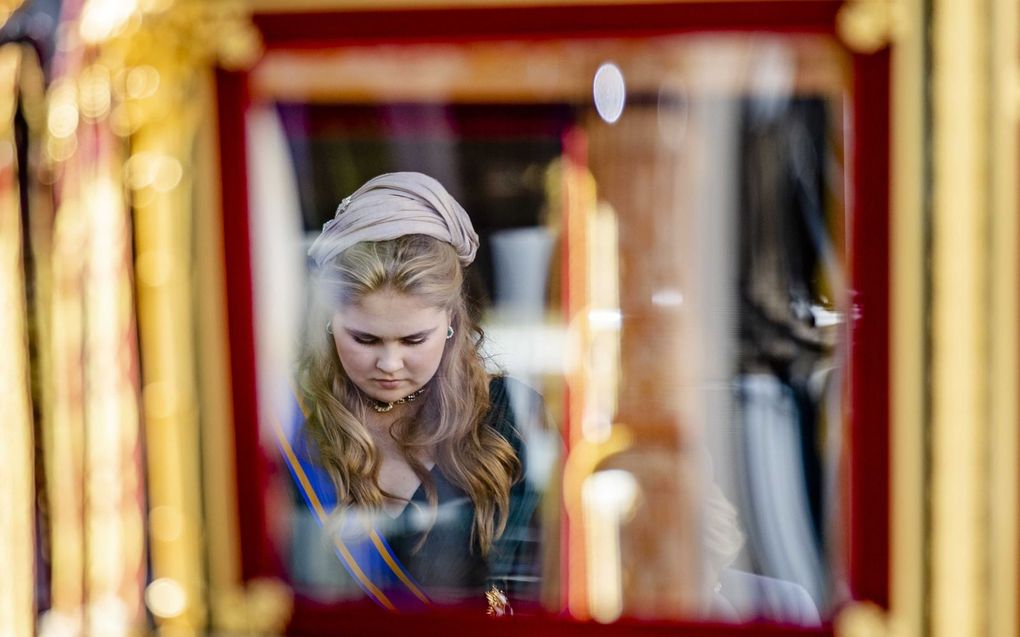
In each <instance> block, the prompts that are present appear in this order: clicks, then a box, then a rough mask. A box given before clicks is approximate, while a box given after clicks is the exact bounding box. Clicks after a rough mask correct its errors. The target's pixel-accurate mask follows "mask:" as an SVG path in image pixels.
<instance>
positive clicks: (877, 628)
mask: <svg viewBox="0 0 1020 637" xmlns="http://www.w3.org/2000/svg"><path fill="white" fill-rule="evenodd" d="M835 632H836V635H838V636H839V637H891V636H892V635H894V634H899V633H894V632H893V631H892V630H891V629H890V626H889V618H888V616H887V615H886V613H885V611H883V610H882V609H881V608H879V607H878V606H876V605H875V604H872V603H870V602H855V603H852V604H850V605H849V606H847V607H845V608H843V609H842V610H841V611H840V612H839V615H837V616H836V621H835ZM907 634H910V633H907ZM916 634H918V635H919V634H920V633H916Z"/></svg>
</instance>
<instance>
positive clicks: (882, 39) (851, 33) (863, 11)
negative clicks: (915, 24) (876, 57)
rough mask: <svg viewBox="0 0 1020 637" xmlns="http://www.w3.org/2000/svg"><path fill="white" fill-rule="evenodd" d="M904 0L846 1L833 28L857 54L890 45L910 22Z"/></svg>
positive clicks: (874, 50) (872, 51)
mask: <svg viewBox="0 0 1020 637" xmlns="http://www.w3.org/2000/svg"><path fill="white" fill-rule="evenodd" d="M904 2H905V0H849V1H848V2H847V3H846V4H844V5H843V6H842V7H841V8H840V10H839V14H838V15H837V16H836V31H837V33H839V37H840V39H841V40H843V42H844V43H845V44H846V45H847V46H848V47H849V48H850V49H851V50H853V51H856V52H858V53H874V52H876V51H878V50H879V49H881V48H883V47H886V46H889V45H890V44H893V43H894V42H895V41H896V40H897V39H898V38H899V37H901V36H902V35H903V30H904V28H906V26H907V25H908V24H909V22H908V20H907V19H906V16H905V13H906V9H905V7H904Z"/></svg>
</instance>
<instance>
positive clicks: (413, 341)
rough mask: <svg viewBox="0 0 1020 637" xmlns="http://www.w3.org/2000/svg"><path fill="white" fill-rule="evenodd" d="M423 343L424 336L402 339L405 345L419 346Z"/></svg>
mask: <svg viewBox="0 0 1020 637" xmlns="http://www.w3.org/2000/svg"><path fill="white" fill-rule="evenodd" d="M424 342H425V337H424V336H416V337H414V338H405V339H404V344H405V345H421V344H422V343H424Z"/></svg>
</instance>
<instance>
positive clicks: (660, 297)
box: [652, 290, 684, 307]
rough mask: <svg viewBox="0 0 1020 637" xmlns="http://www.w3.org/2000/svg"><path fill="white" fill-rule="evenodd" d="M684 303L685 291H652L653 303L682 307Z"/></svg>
mask: <svg viewBox="0 0 1020 637" xmlns="http://www.w3.org/2000/svg"><path fill="white" fill-rule="evenodd" d="M683 304H684V293H683V292H681V291H680V290H658V291H656V292H653V293H652V305H659V306H662V307H680V306H681V305H683Z"/></svg>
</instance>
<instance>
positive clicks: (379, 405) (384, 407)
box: [369, 387, 425, 414]
mask: <svg viewBox="0 0 1020 637" xmlns="http://www.w3.org/2000/svg"><path fill="white" fill-rule="evenodd" d="M424 393H425V387H421V388H419V389H417V390H415V391H413V392H411V393H410V394H408V395H406V396H404V397H403V398H400V399H399V400H394V401H393V402H391V403H384V402H382V401H379V400H376V399H374V398H372V399H371V401H372V402H370V403H369V404H370V405H371V406H372V409H374V410H375V411H376V412H377V413H380V414H385V413H386V412H388V411H390V410H392V409H393V407H394V405H403V404H404V403H412V402H414V399H415V398H417V397H418V396H421V395H422V394H424Z"/></svg>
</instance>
